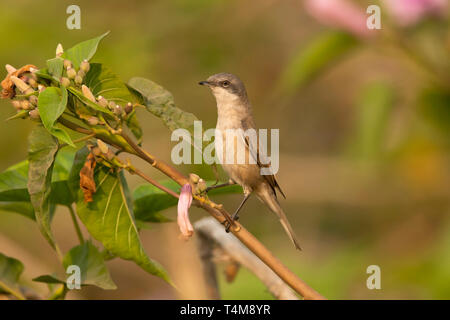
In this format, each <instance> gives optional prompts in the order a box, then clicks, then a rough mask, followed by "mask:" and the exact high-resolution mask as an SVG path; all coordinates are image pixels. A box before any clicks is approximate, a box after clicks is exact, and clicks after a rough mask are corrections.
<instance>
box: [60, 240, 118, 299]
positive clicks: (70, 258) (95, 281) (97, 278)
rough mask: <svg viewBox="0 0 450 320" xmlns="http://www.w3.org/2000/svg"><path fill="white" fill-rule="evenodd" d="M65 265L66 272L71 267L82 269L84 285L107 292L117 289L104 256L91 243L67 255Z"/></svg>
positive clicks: (78, 247) (80, 246)
mask: <svg viewBox="0 0 450 320" xmlns="http://www.w3.org/2000/svg"><path fill="white" fill-rule="evenodd" d="M63 265H64V268H65V269H66V270H67V268H68V267H69V266H70V265H76V266H78V267H80V271H81V284H82V285H93V286H97V287H100V288H102V289H105V290H113V289H117V287H116V285H115V284H114V282H113V281H112V279H111V277H110V275H109V271H108V269H107V268H106V265H105V261H104V260H103V256H102V254H101V253H100V252H99V251H98V249H97V248H96V247H95V246H94V245H93V244H92V243H91V242H89V241H87V242H85V243H83V244H81V245H79V246H76V247H74V248H72V249H71V250H70V251H69V252H68V253H67V254H66V255H65V257H64V260H63Z"/></svg>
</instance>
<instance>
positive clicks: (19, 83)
mask: <svg viewBox="0 0 450 320" xmlns="http://www.w3.org/2000/svg"><path fill="white" fill-rule="evenodd" d="M10 79H11V81H12V82H13V83H14V84H15V85H16V87H17V88H19V90H20V91H21V92H22V93H24V94H30V93H33V92H34V90H33V89H32V88H31V87H30V86H29V85H28V84H26V83H25V82H24V81H23V80H22V79H19V78H17V77H16V76H11V77H10Z"/></svg>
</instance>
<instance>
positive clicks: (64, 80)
mask: <svg viewBox="0 0 450 320" xmlns="http://www.w3.org/2000/svg"><path fill="white" fill-rule="evenodd" d="M60 82H61V85H62V86H63V87H66V88H67V87H68V86H70V80H69V78H66V77H61V80H60Z"/></svg>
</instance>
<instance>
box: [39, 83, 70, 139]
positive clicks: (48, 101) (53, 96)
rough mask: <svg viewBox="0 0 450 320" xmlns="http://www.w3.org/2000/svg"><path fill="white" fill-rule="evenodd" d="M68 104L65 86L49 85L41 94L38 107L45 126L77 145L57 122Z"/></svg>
mask: <svg viewBox="0 0 450 320" xmlns="http://www.w3.org/2000/svg"><path fill="white" fill-rule="evenodd" d="M66 106H67V90H66V88H65V87H61V89H60V88H55V87H49V88H47V89H45V90H44V91H42V92H41V93H40V94H39V100H38V108H39V114H40V116H41V120H42V124H43V125H44V127H45V128H46V129H47V130H48V131H49V132H50V133H51V134H52V135H54V136H55V137H57V138H59V139H61V140H62V141H64V142H66V143H68V144H70V145H72V146H75V145H74V144H73V142H72V139H70V136H69V134H68V133H67V132H66V131H65V130H64V129H61V128H56V127H55V123H56V121H57V120H58V118H59V117H60V116H61V115H62V114H63V112H64V110H65V109H66Z"/></svg>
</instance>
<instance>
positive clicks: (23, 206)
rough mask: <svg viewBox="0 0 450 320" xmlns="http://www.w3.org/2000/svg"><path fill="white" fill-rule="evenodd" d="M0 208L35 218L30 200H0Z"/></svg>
mask: <svg viewBox="0 0 450 320" xmlns="http://www.w3.org/2000/svg"><path fill="white" fill-rule="evenodd" d="M0 210H3V211H10V212H16V213H19V214H21V215H23V216H25V217H27V218H30V219H32V220H35V216H34V209H33V206H32V205H31V203H30V202H0Z"/></svg>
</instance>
